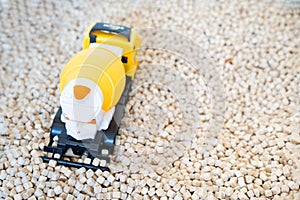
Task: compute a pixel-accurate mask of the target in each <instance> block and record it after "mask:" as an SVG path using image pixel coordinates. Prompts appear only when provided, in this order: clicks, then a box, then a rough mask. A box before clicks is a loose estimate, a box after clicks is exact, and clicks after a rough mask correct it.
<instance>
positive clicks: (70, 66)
mask: <svg viewBox="0 0 300 200" xmlns="http://www.w3.org/2000/svg"><path fill="white" fill-rule="evenodd" d="M76 78H86V79H89V80H91V81H93V82H95V83H96V84H97V85H98V86H99V87H100V89H101V90H102V93H103V96H104V100H103V106H102V109H103V110H104V111H106V112H107V111H109V110H110V109H111V108H112V107H113V106H115V105H116V104H117V102H118V101H119V99H120V97H121V95H122V92H123V90H124V87H125V81H126V78H125V70H124V65H123V63H122V61H121V59H120V58H119V57H118V56H117V55H115V54H114V53H113V52H111V51H109V50H107V49H105V48H101V47H94V48H88V49H84V50H82V51H80V52H79V53H77V54H76V55H74V56H73V57H72V58H71V60H70V61H69V62H68V63H67V64H66V65H65V67H64V69H63V70H62V73H61V76H60V92H62V91H63V90H64V87H65V86H66V85H67V84H68V83H69V82H70V81H71V80H74V79H76Z"/></svg>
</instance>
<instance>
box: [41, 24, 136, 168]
mask: <svg viewBox="0 0 300 200" xmlns="http://www.w3.org/2000/svg"><path fill="white" fill-rule="evenodd" d="M140 45H141V38H140V36H139V35H138V34H137V33H136V32H135V31H134V30H133V29H130V28H128V27H125V26H120V25H113V24H108V23H95V24H93V25H91V26H90V27H89V28H88V29H87V31H86V35H85V37H84V40H83V46H82V50H81V51H80V52H78V53H77V54H75V55H74V56H73V57H72V58H71V59H70V60H69V62H68V63H67V64H66V65H65V67H64V68H63V70H62V72H61V75H60V92H61V96H60V108H59V109H58V112H57V113H56V115H55V118H54V120H53V124H52V127H51V134H50V142H49V144H48V145H47V146H45V147H44V151H45V152H46V155H45V156H43V161H44V162H49V161H50V160H51V159H54V160H56V161H57V163H58V164H62V165H65V166H70V167H86V168H88V169H101V170H109V169H108V168H107V167H105V166H99V163H97V162H93V160H94V159H95V158H98V160H99V159H100V160H106V161H109V159H110V155H112V153H113V151H114V143H115V138H116V135H117V134H118V129H119V125H120V122H121V119H122V117H123V115H124V109H125V105H126V103H127V101H128V96H129V92H130V90H131V82H132V79H133V78H134V74H135V71H136V69H137V66H138V60H137V59H136V51H137V50H138V49H139V48H140ZM70 150H72V153H73V154H75V155H78V156H82V155H85V156H86V157H87V158H88V160H90V162H89V163H86V162H85V163H79V162H73V161H72V157H69V158H68V159H64V158H65V157H67V155H66V152H67V151H68V152H69V151H70Z"/></svg>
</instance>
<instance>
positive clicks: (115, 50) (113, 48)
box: [89, 43, 123, 58]
mask: <svg viewBox="0 0 300 200" xmlns="http://www.w3.org/2000/svg"><path fill="white" fill-rule="evenodd" d="M93 47H101V48H104V49H107V50H109V51H112V52H113V53H115V54H116V55H117V56H118V57H119V58H122V53H123V49H122V48H120V47H116V46H112V45H109V44H99V43H90V46H89V48H93Z"/></svg>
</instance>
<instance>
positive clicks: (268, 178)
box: [0, 0, 300, 199]
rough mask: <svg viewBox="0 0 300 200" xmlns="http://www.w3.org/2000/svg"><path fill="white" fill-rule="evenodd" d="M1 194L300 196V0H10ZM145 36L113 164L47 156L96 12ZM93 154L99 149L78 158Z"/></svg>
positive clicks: (5, 9)
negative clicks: (64, 84)
mask: <svg viewBox="0 0 300 200" xmlns="http://www.w3.org/2000/svg"><path fill="white" fill-rule="evenodd" d="M0 16H1V20H0V22H1V31H0V45H1V46H0V50H1V54H0V55H1V61H0V148H1V149H0V150H1V157H0V199H59V198H60V199H76V198H77V199H300V192H299V184H300V156H299V155H300V131H299V130H300V102H299V101H300V87H299V86H300V59H299V54H300V52H299V49H300V37H299V35H300V21H299V17H300V5H299V3H297V1H289V0H278V1H273V2H270V1H262V2H255V1H251V2H248V1H247V2H246V1H230V2H216V1H178V0H177V1H176V0H174V1H150V0H146V1H139V0H136V1H112V0H108V1H83V0H82V1H81V0H72V1H71V0H70V1H37V0H36V1H8V0H1V1H0ZM97 21H99V22H109V23H113V24H120V25H125V26H129V27H132V28H134V29H136V30H137V31H138V32H139V33H140V35H141V36H142V38H143V40H144V42H143V44H142V48H141V49H140V51H139V53H138V59H139V60H140V65H139V68H138V71H137V74H136V76H135V79H134V81H133V91H132V92H131V94H130V100H129V103H128V105H127V107H126V110H125V117H124V118H123V120H122V123H121V129H120V135H119V136H118V138H117V142H116V155H115V157H114V159H113V162H112V163H106V162H105V161H101V160H98V161H95V162H96V164H100V165H106V166H108V167H110V168H111V172H101V171H100V170H98V171H95V172H94V171H91V170H87V171H86V170H85V169H84V168H81V169H73V168H67V167H62V166H58V165H57V163H56V162H55V161H50V163H49V164H45V163H42V160H41V159H40V157H39V156H41V155H43V151H42V149H43V146H44V145H45V144H47V142H48V141H49V131H50V126H51V123H52V119H53V118H54V115H55V112H56V111H57V109H58V106H59V95H60V94H59V75H60V72H61V70H62V68H63V66H64V64H65V63H66V62H67V61H68V60H69V59H70V58H71V57H72V55H74V54H75V53H76V52H78V51H80V49H81V43H82V40H83V35H84V31H85V29H86V28H87V27H88V26H89V25H90V24H91V23H92V22H97ZM77 160H79V161H81V162H86V161H87V159H86V158H84V157H83V158H78V159H77Z"/></svg>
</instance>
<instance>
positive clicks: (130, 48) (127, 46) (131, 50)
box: [82, 24, 142, 79]
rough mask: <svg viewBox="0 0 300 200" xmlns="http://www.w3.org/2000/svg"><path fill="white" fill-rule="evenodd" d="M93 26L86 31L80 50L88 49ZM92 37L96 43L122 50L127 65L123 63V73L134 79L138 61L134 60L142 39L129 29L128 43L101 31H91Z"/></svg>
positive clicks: (124, 39)
mask: <svg viewBox="0 0 300 200" xmlns="http://www.w3.org/2000/svg"><path fill="white" fill-rule="evenodd" d="M94 25H95V24H92V25H91V26H90V27H89V28H88V29H87V30H86V34H85V37H84V40H83V45H82V49H87V48H89V45H90V38H89V34H90V30H91V29H92V27H93V26H94ZM92 34H93V35H96V43H99V44H108V45H112V46H117V47H120V48H122V49H123V55H122V56H124V57H127V63H124V67H125V73H126V75H127V76H130V77H131V78H132V79H133V78H134V74H135V71H136V68H137V66H138V59H137V58H136V51H137V50H138V49H139V48H140V46H141V43H142V39H141V37H140V36H139V35H138V34H137V32H136V31H134V30H133V29H131V34H130V41H128V40H127V39H126V38H125V37H124V36H122V35H117V34H113V33H108V32H103V31H99V30H97V31H93V32H92Z"/></svg>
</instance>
